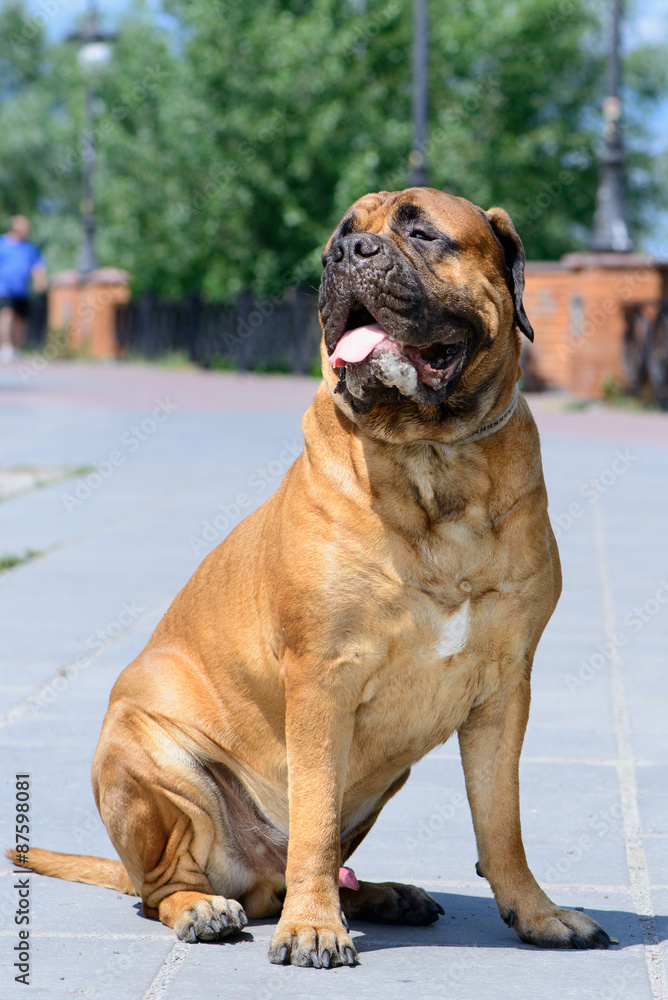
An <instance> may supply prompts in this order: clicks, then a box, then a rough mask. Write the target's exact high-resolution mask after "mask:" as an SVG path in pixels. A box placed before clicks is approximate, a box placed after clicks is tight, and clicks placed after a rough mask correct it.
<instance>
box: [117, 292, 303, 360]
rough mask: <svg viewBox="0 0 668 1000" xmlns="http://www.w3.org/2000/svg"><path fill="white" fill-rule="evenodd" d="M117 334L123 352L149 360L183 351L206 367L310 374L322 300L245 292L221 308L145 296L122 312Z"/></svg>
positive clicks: (194, 299)
mask: <svg viewBox="0 0 668 1000" xmlns="http://www.w3.org/2000/svg"><path fill="white" fill-rule="evenodd" d="M116 335H117V339H118V343H119V346H120V348H121V350H122V351H126V352H132V353H137V354H141V355H143V356H145V357H149V358H150V357H158V356H160V355H164V354H168V353H172V352H182V353H185V354H186V355H187V356H188V358H189V359H190V360H191V361H194V362H195V363H196V364H199V365H203V366H204V367H212V366H216V367H230V368H237V369H240V370H241V371H251V370H255V371H258V370H260V371H290V372H301V373H306V372H309V371H311V370H312V369H313V368H314V367H315V366H316V365H317V362H318V347H319V343H320V324H319V322H318V300H317V296H316V295H314V294H313V293H310V292H309V293H307V292H303V291H301V290H291V291H290V292H289V293H288V294H286V295H285V296H284V297H281V298H278V297H277V298H265V299H254V298H253V297H252V296H251V295H250V294H249V293H243V294H241V295H240V296H239V298H238V299H237V301H236V302H235V303H234V304H232V305H221V304H217V303H211V302H205V301H204V300H203V299H202V298H201V297H200V296H199V295H191V296H189V297H188V298H187V299H181V300H179V301H168V300H165V299H160V298H158V297H157V296H156V295H153V294H152V293H150V292H145V293H144V294H142V295H139V296H137V298H135V299H133V300H132V301H131V302H129V303H127V304H126V305H122V306H118V307H117V313H116Z"/></svg>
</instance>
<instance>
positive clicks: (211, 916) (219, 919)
mask: <svg viewBox="0 0 668 1000" xmlns="http://www.w3.org/2000/svg"><path fill="white" fill-rule="evenodd" d="M247 923H248V918H247V917H246V914H245V913H244V910H243V907H242V906H241V903H238V902H237V901H236V899H225V897H224V896H209V897H207V898H206V899H200V900H199V901H198V902H197V903H195V904H194V905H193V906H191V907H189V909H187V910H184V912H183V913H181V914H179V917H178V919H177V921H176V923H175V924H174V930H175V931H176V935H177V937H179V938H180V939H181V940H182V941H189V942H190V943H191V944H194V943H195V942H196V941H218V940H220V938H224V937H228V936H229V935H230V934H234V933H235V932H237V931H240V930H241V929H242V928H243V927H245V926H246V924H247Z"/></svg>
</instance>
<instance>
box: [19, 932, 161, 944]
mask: <svg viewBox="0 0 668 1000" xmlns="http://www.w3.org/2000/svg"><path fill="white" fill-rule="evenodd" d="M32 934H33V936H34V937H35V938H38V939H41V938H76V939H78V938H82V939H84V938H86V939H88V938H90V939H91V940H92V941H169V940H170V938H171V937H172V936H173V934H114V933H113V932H109V934H101V933H99V934H94V933H89V932H87V931H81V932H80V933H77V932H76V931H33V932H32ZM0 937H14V938H15V937H16V931H3V930H0Z"/></svg>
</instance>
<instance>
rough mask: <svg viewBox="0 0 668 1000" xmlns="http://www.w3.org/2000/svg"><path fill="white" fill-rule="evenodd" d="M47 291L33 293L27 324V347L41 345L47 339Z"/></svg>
mask: <svg viewBox="0 0 668 1000" xmlns="http://www.w3.org/2000/svg"><path fill="white" fill-rule="evenodd" d="M47 301H48V300H47V293H46V292H41V293H40V294H39V295H31V296H30V302H29V309H28V323H27V326H26V347H28V348H33V347H41V346H42V344H43V343H44V342H45V340H46V317H47V309H48V305H47Z"/></svg>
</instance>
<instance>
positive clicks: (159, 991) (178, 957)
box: [143, 941, 192, 1000]
mask: <svg viewBox="0 0 668 1000" xmlns="http://www.w3.org/2000/svg"><path fill="white" fill-rule="evenodd" d="M191 947H192V945H190V944H188V942H187V941H177V942H176V944H175V945H174V947H173V948H172V950H171V951H170V953H169V955H168V956H167V958H166V959H165V961H164V962H163V963H162V965H161V966H160V968H159V969H158V972H157V974H156V977H155V979H154V980H153V982H152V983H151V985H150V986H149V988H148V989H147V991H146V993H144V996H143V1000H160V997H161V996H163V994H164V992H165V990H166V989H167V987H168V986H169V984H170V983H171V981H172V979H173V978H174V976H175V975H176V974H177V972H178V971H179V969H180V967H181V965H182V963H183V960H184V959H185V957H186V955H187V954H188V950H189V949H190V948H191Z"/></svg>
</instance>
